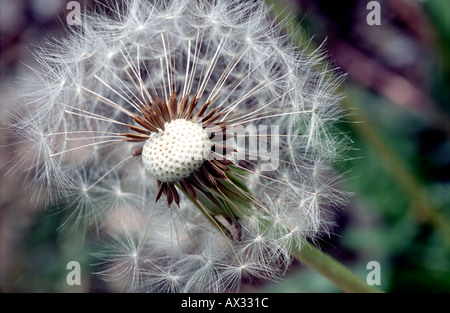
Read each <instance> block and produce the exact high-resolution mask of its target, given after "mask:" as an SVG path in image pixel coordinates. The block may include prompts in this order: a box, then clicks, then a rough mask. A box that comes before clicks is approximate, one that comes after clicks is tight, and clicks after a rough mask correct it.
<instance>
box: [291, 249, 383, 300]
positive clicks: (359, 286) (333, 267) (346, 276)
mask: <svg viewBox="0 0 450 313" xmlns="http://www.w3.org/2000/svg"><path fill="white" fill-rule="evenodd" d="M301 246H302V247H301V249H299V250H297V251H293V252H292V256H293V257H295V258H296V259H298V260H299V261H301V262H302V263H303V264H306V265H307V266H308V267H310V268H312V269H314V270H315V271H317V272H318V273H320V274H322V275H323V276H325V277H326V278H328V279H329V280H330V281H331V282H333V283H334V284H335V285H336V286H337V287H339V289H341V290H342V291H345V292H353V293H378V292H381V291H380V290H378V289H376V288H374V287H372V286H369V285H368V284H367V283H366V282H364V281H363V280H361V278H359V277H358V276H356V275H355V274H354V273H353V272H351V271H350V270H349V269H348V268H347V267H345V266H344V265H343V264H342V263H340V262H339V261H337V260H335V259H333V258H332V257H331V256H329V255H327V254H325V253H323V252H322V251H320V250H319V249H318V248H316V247H315V246H314V245H312V244H309V243H302V245H301Z"/></svg>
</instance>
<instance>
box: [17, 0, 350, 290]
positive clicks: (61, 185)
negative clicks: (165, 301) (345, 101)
mask: <svg viewBox="0 0 450 313" xmlns="http://www.w3.org/2000/svg"><path fill="white" fill-rule="evenodd" d="M124 5H125V7H124V8H119V7H118V6H115V5H112V4H111V5H110V6H108V10H110V12H109V13H110V14H105V15H102V14H101V13H89V14H87V15H86V16H85V18H84V20H85V23H83V24H82V25H80V26H79V27H77V28H76V29H73V30H71V32H70V34H69V35H68V37H67V38H66V39H63V40H61V41H55V42H53V43H51V44H48V45H46V46H43V47H41V48H40V49H39V51H37V60H38V61H39V63H40V68H39V69H36V70H34V74H35V75H36V76H37V77H36V78H35V80H34V83H35V85H34V88H33V92H32V93H30V94H27V99H30V100H29V101H28V107H27V108H28V112H29V113H28V114H21V115H20V117H19V118H18V119H17V123H15V124H14V125H12V129H13V130H14V131H15V133H16V134H17V135H19V136H20V138H21V140H23V141H24V142H25V143H28V146H27V148H25V149H24V151H23V152H22V158H21V159H20V160H18V161H17V166H16V169H17V168H20V167H22V168H26V169H27V178H28V180H29V182H30V184H35V185H37V186H38V188H39V189H42V190H43V189H45V190H48V195H49V196H50V199H51V200H53V201H56V200H59V201H61V199H59V198H62V199H63V200H64V201H66V202H67V203H69V204H71V205H70V208H71V209H72V210H73V211H72V212H71V217H72V219H74V220H75V222H76V224H78V223H79V222H80V220H81V219H82V218H88V219H89V221H88V222H90V223H94V224H95V225H99V224H100V223H98V221H100V220H105V219H109V218H110V217H111V216H117V215H118V214H116V213H117V212H118V211H120V210H122V211H121V212H123V209H124V208H126V214H125V215H126V216H128V215H129V216H131V215H133V216H135V218H134V219H133V220H134V222H132V223H123V221H121V225H124V226H123V227H122V228H123V229H124V230H123V232H122V233H119V234H112V238H113V240H111V241H110V245H109V248H108V249H107V250H106V252H104V253H100V254H98V256H99V257H100V259H101V260H102V261H104V262H105V263H108V264H110V265H111V268H110V269H109V270H106V271H103V272H101V273H100V274H102V275H103V276H105V275H113V276H114V275H116V276H117V277H123V276H127V275H128V276H130V277H129V280H128V281H129V287H130V288H131V289H132V290H138V291H142V290H146V291H159V292H166V291H169V292H182V291H212V292H218V291H236V290H238V287H239V286H240V281H241V279H242V278H244V277H246V278H251V277H260V278H264V279H275V278H277V277H279V276H280V275H282V273H283V271H284V270H285V269H286V267H287V265H288V264H289V262H290V257H289V251H290V249H291V247H292V246H293V245H301V242H302V240H305V239H306V238H314V237H315V236H316V235H317V234H318V233H319V231H320V229H321V228H322V227H323V226H324V225H326V222H325V221H324V220H323V218H322V217H323V216H322V214H321V205H323V204H327V203H328V204H329V203H332V204H333V203H340V202H341V201H342V199H343V197H342V194H341V193H340V192H338V191H336V190H335V189H334V188H333V183H334V181H333V179H331V178H329V176H328V173H329V168H328V167H329V164H331V162H332V161H334V160H335V159H336V157H337V153H336V152H337V151H339V149H340V148H341V147H342V142H341V141H338V140H336V139H334V138H335V136H334V132H335V130H333V129H332V123H333V122H334V121H336V120H337V119H338V118H339V110H338V106H337V101H338V98H337V97H336V96H335V95H334V90H335V88H336V84H337V82H335V81H333V80H331V79H330V78H328V70H327V69H325V70H322V71H321V70H318V69H317V68H316V65H317V64H319V63H321V62H322V56H321V55H320V53H317V55H316V54H314V55H311V56H307V55H306V53H305V52H304V51H300V50H298V48H296V47H295V46H294V45H293V44H291V43H290V42H289V38H287V37H286V36H285V35H284V34H283V32H282V30H281V27H280V26H279V25H277V24H276V23H275V22H273V21H271V17H270V10H269V8H268V7H266V5H265V4H264V3H263V2H262V1H243V2H235V1H225V0H223V1H219V0H217V1H195V0H178V1H170V0H167V1H155V2H154V3H151V2H148V1H142V0H129V1H124ZM80 55H81V56H80ZM271 125H277V126H278V127H277V128H273V129H276V130H277V131H278V132H279V133H271V134H267V131H266V132H265V133H258V132H254V131H253V132H252V131H250V129H251V128H252V127H254V129H258V128H257V127H259V126H269V127H266V128H265V129H271V128H270V126H271ZM239 127H241V128H239ZM237 129H243V130H244V131H243V132H242V133H238V134H236V133H235V132H236V130H237ZM239 138H242V139H243V140H242V141H239V140H238V139H239ZM237 141H239V142H240V144H239V145H237V144H235V143H236V142H237ZM254 143H256V144H255V145H253V144H254ZM271 144H272V145H271ZM130 145H131V149H130ZM261 145H265V147H267V146H269V147H271V149H270V150H271V151H270V153H269V152H268V150H267V149H265V150H264V153H263V155H260V154H259V150H260V147H261ZM268 158H273V160H274V161H276V162H273V163H272V164H275V166H272V167H271V169H270V170H265V168H264V167H262V164H263V163H264V162H267V160H268ZM30 160H31V162H32V165H31V166H30V165H29V163H28V162H29V161H30ZM119 215H120V214H119ZM120 216H123V214H122V215H120ZM121 219H122V218H121Z"/></svg>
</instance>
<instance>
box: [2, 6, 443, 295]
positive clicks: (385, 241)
mask: <svg viewBox="0 0 450 313" xmlns="http://www.w3.org/2000/svg"><path fill="white" fill-rule="evenodd" d="M67 2H68V1H60V0H34V1H33V0H20V1H8V0H0V36H1V50H0V69H1V75H0V105H1V106H0V108H1V112H0V118H1V121H2V122H4V121H8V119H9V116H8V115H7V113H6V111H8V110H10V109H11V108H13V106H14V100H13V99H14V96H15V95H14V92H15V87H14V80H15V77H16V76H17V75H19V74H20V72H21V70H22V65H21V62H25V63H27V62H30V60H29V55H27V52H26V49H28V48H30V44H32V43H34V42H38V41H40V40H42V39H43V38H44V37H45V36H46V35H48V34H49V33H51V34H54V35H58V34H60V33H61V29H62V27H61V25H59V24H58V22H57V20H56V17H57V16H59V17H60V18H62V20H64V14H66V13H67V11H66V10H65V4H66V3H67ZM267 2H268V3H270V4H272V5H273V6H274V9H275V12H277V14H279V17H284V16H286V15H289V16H291V17H293V18H294V20H293V23H292V24H290V25H286V26H287V28H286V29H287V31H288V32H291V33H292V35H293V36H294V37H297V38H299V42H303V43H306V42H309V41H310V44H309V48H310V49H314V47H316V46H318V45H320V44H322V43H323V42H325V43H324V47H325V48H326V50H327V59H328V60H329V61H330V62H332V64H334V65H335V66H336V67H338V70H337V74H338V75H339V74H344V73H347V78H346V80H345V82H344V84H343V85H342V88H341V89H340V92H341V93H342V94H343V95H344V99H343V101H342V105H343V106H344V107H345V108H346V109H347V110H348V112H350V113H351V114H349V116H348V117H347V118H346V120H345V122H343V123H341V124H340V125H339V127H340V128H341V129H342V130H344V131H345V132H346V133H347V134H348V136H349V137H350V138H351V139H352V140H353V141H354V143H353V148H354V149H353V150H351V151H348V152H346V154H347V157H348V158H349V161H346V162H343V163H340V164H338V165H337V166H336V170H337V171H338V172H340V173H341V174H342V175H343V177H342V182H341V183H340V188H342V189H344V190H348V191H350V192H352V193H354V196H353V197H351V201H350V203H349V205H348V207H346V208H340V209H337V210H336V214H335V216H334V219H335V223H336V225H337V226H336V227H334V228H333V229H332V231H333V234H332V235H331V236H330V237H324V238H323V239H322V241H321V248H322V249H323V250H324V251H326V252H327V253H328V254H330V255H332V256H334V257H335V258H336V259H337V260H339V261H340V262H342V263H344V264H345V265H347V266H348V267H349V268H351V269H352V271H353V272H355V273H356V274H357V275H359V276H360V277H361V278H362V279H363V280H365V279H366V276H367V275H368V274H369V272H370V271H371V269H367V268H366V266H367V264H368V262H370V261H377V262H379V264H380V266H381V285H380V286H378V288H379V289H381V290H383V291H385V292H450V139H449V138H450V136H449V135H450V88H449V86H450V1H447V0H428V1H418V0H379V1H376V2H377V3H379V4H380V9H381V10H380V16H381V20H380V22H381V25H372V26H371V25H368V23H367V21H366V18H367V15H368V14H369V13H370V12H372V10H370V9H367V4H368V3H369V2H370V1H366V0H347V1H325V0H299V1H294V0H268V1H267ZM289 26H291V27H289ZM292 26H295V30H294V31H292V29H293V28H292ZM0 132H1V137H0V145H1V146H2V148H1V154H0V164H5V163H6V165H5V166H3V167H1V168H0V171H1V172H0V179H1V186H0V196H1V198H0V210H1V211H0V214H1V215H0V227H1V229H0V232H1V233H0V234H1V237H0V290H1V291H2V292H66V291H68V292H105V291H106V292H107V291H118V290H120V289H119V288H120V287H118V285H115V284H111V283H106V282H103V281H101V280H99V279H98V278H97V277H96V276H95V275H91V273H92V272H94V271H96V270H98V268H96V267H94V266H91V264H93V263H95V262H96V260H95V259H94V258H93V257H92V256H91V253H93V252H96V251H97V249H100V246H99V245H98V234H96V233H95V232H93V233H90V232H89V231H88V232H87V233H86V234H73V233H70V234H67V233H65V232H58V231H57V229H58V227H59V226H60V225H61V224H62V223H63V222H64V216H63V214H55V212H54V210H53V209H52V208H47V209H44V208H43V206H40V205H33V204H31V202H30V198H31V195H32V193H31V191H28V190H24V189H23V187H22V185H21V181H20V180H18V179H17V178H14V177H10V176H4V174H5V173H6V172H7V170H8V166H7V161H8V160H9V159H10V158H11V151H10V150H11V149H10V148H9V146H8V144H9V143H10V142H11V140H12V139H11V138H9V137H8V136H7V135H6V131H5V129H4V127H2V128H1V130H0ZM71 260H76V261H78V262H80V264H81V269H82V271H81V273H82V284H81V285H80V286H68V285H67V284H66V275H67V273H68V272H69V270H67V269H66V264H67V263H68V262H69V261H71ZM242 291H243V292H339V290H338V289H337V288H336V287H335V286H334V285H333V284H332V283H330V282H329V281H328V280H327V279H325V278H324V277H322V276H321V275H320V274H318V273H316V272H314V271H312V270H310V269H308V268H306V267H304V266H302V265H301V264H300V263H299V262H294V264H293V266H292V267H291V268H290V270H289V271H288V273H287V275H286V276H285V277H284V278H283V280H282V281H280V282H277V283H272V282H263V281H253V282H252V283H244V284H243V288H242Z"/></svg>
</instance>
